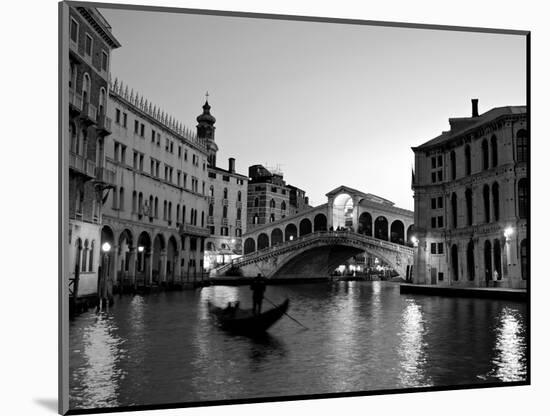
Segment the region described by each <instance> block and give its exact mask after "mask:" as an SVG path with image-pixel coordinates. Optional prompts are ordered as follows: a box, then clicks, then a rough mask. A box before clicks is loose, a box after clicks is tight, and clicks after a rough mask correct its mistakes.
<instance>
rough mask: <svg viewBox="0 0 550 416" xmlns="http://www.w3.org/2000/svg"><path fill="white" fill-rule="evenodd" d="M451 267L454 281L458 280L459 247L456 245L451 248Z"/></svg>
mask: <svg viewBox="0 0 550 416" xmlns="http://www.w3.org/2000/svg"><path fill="white" fill-rule="evenodd" d="M451 267H452V272H453V279H454V280H458V247H457V245H456V244H453V246H452V247H451Z"/></svg>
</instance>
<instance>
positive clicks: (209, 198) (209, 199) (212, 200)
mask: <svg viewBox="0 0 550 416" xmlns="http://www.w3.org/2000/svg"><path fill="white" fill-rule="evenodd" d="M207 199H208V203H209V204H213V203H214V197H213V196H209V197H207Z"/></svg>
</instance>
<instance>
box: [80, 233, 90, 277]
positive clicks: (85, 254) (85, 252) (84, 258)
mask: <svg viewBox="0 0 550 416" xmlns="http://www.w3.org/2000/svg"><path fill="white" fill-rule="evenodd" d="M87 260H88V240H85V241H84V249H83V250H82V262H81V263H80V270H82V271H83V272H85V271H86V261H87Z"/></svg>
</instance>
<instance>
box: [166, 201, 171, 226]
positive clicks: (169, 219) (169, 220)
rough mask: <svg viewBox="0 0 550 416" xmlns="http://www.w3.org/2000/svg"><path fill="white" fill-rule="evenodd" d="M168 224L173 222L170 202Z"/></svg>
mask: <svg viewBox="0 0 550 416" xmlns="http://www.w3.org/2000/svg"><path fill="white" fill-rule="evenodd" d="M166 219H167V220H168V222H172V202H168V218H166Z"/></svg>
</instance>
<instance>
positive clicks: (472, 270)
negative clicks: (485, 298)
mask: <svg viewBox="0 0 550 416" xmlns="http://www.w3.org/2000/svg"><path fill="white" fill-rule="evenodd" d="M474 259H475V257H474V242H473V241H470V242H469V243H468V249H467V251H466V264H467V267H468V280H474V279H475V277H476V265H475V260H474Z"/></svg>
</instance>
